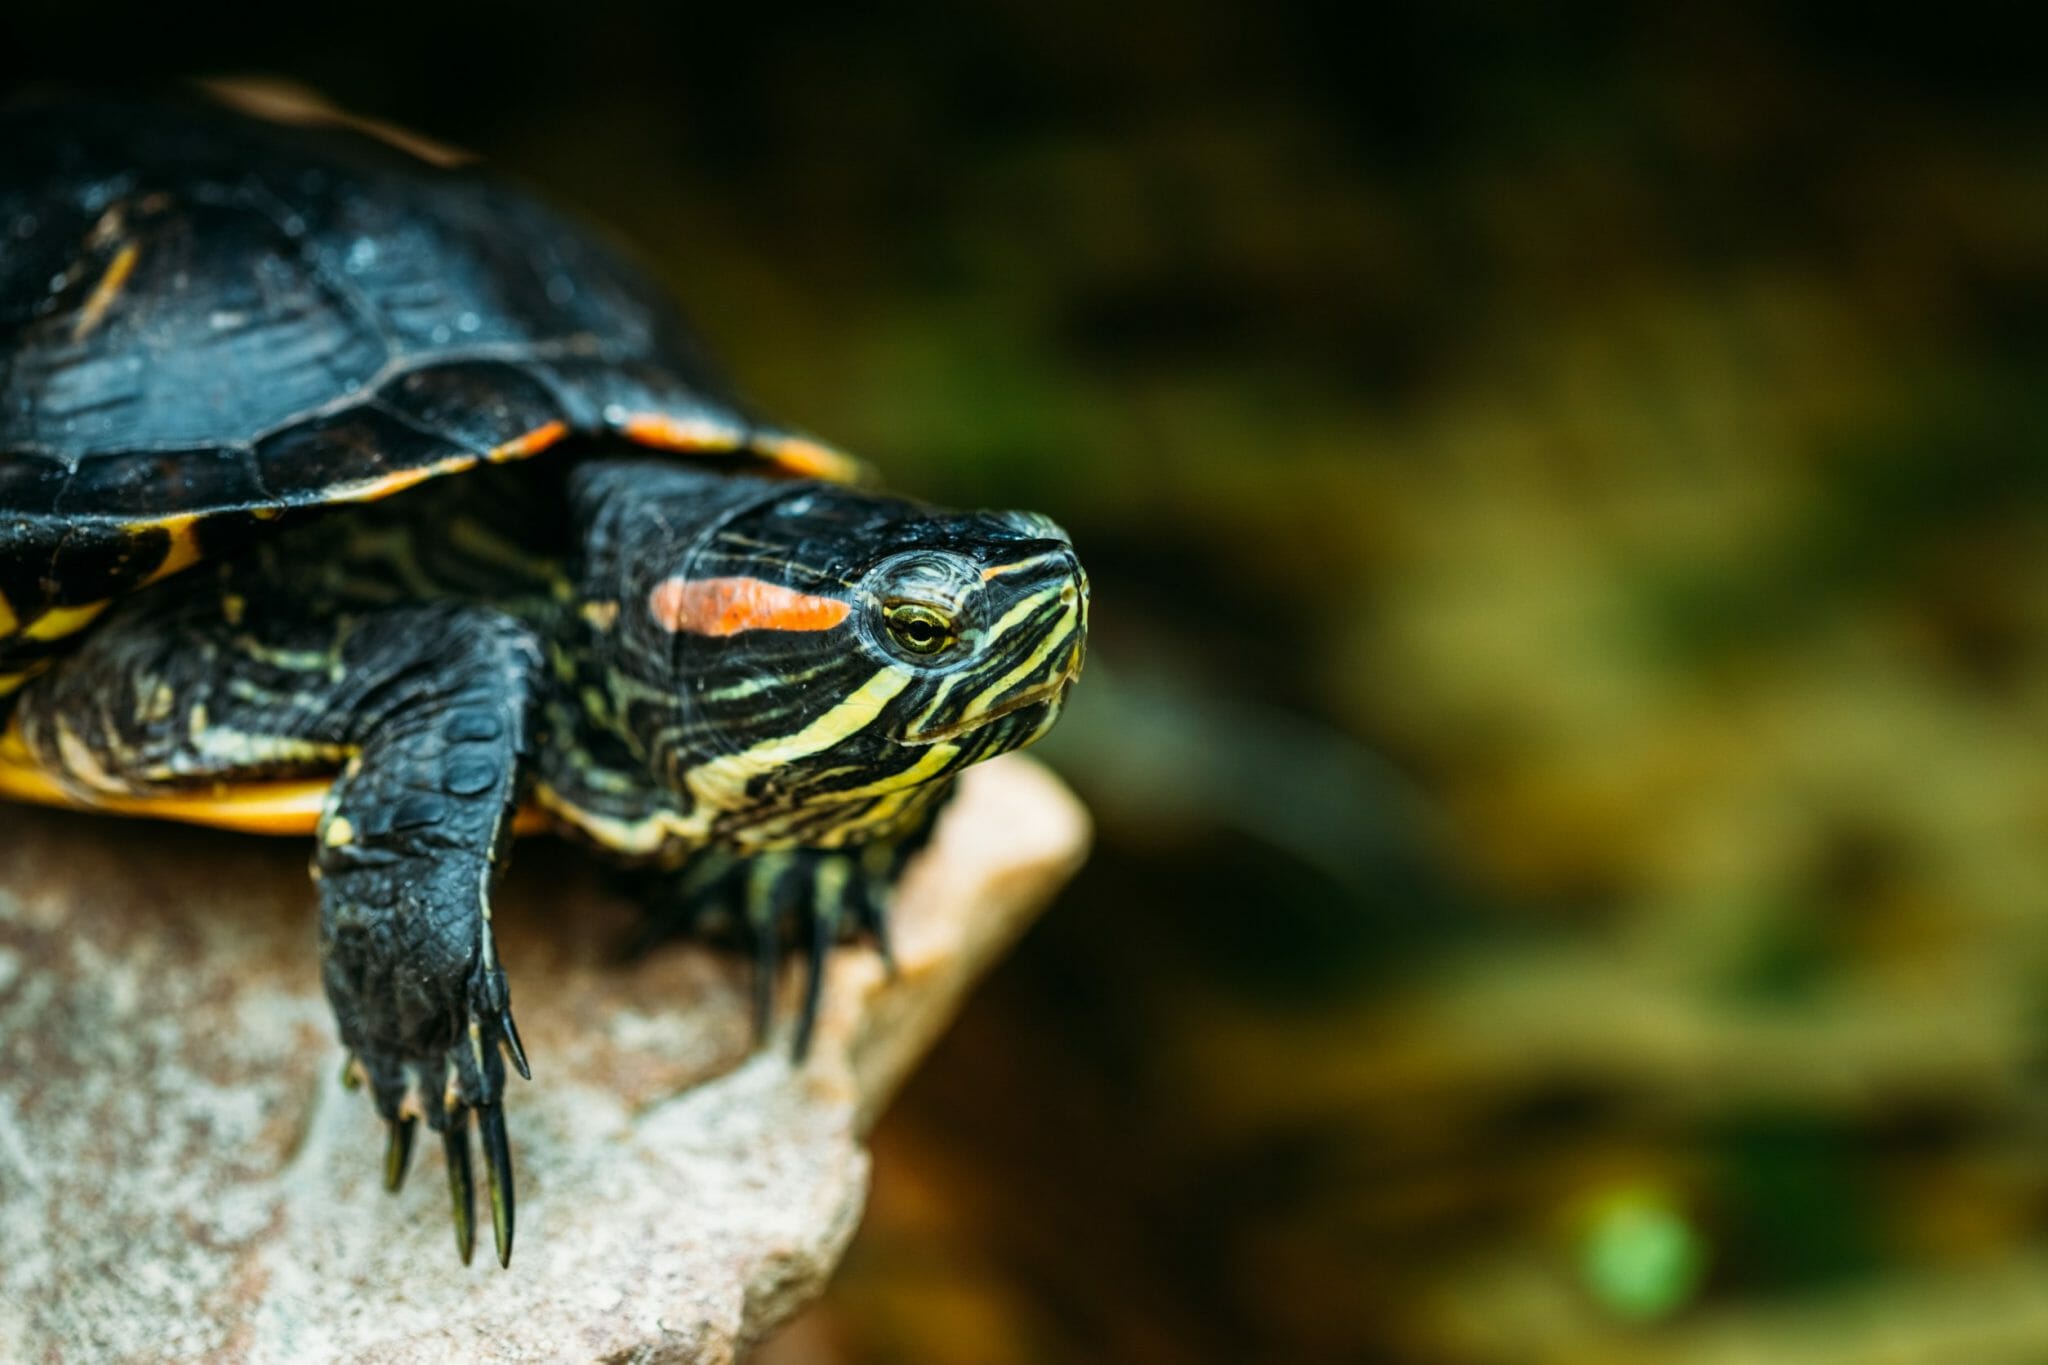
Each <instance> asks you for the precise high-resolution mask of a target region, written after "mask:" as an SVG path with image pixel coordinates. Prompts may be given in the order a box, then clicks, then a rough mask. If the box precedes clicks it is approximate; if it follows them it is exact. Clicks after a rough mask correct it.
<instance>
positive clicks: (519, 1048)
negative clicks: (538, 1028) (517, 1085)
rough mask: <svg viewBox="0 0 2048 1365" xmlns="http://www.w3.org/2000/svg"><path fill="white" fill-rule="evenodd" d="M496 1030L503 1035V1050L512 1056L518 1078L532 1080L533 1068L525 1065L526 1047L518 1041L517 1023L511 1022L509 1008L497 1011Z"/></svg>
mask: <svg viewBox="0 0 2048 1365" xmlns="http://www.w3.org/2000/svg"><path fill="white" fill-rule="evenodd" d="M498 1031H499V1032H500V1033H502V1034H504V1035H505V1050H506V1051H507V1052H508V1053H510V1054H511V1056H512V1069H513V1070H514V1071H517V1072H518V1073H519V1079H520V1080H522V1081H530V1080H532V1079H533V1070H532V1068H530V1067H528V1066H527V1065H526V1047H525V1045H524V1044H522V1043H521V1042H520V1041H519V1025H517V1024H515V1023H513V1022H512V1011H511V1010H510V1009H506V1010H503V1011H501V1012H500V1013H499V1015H498Z"/></svg>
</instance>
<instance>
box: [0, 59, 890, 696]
mask: <svg viewBox="0 0 2048 1365" xmlns="http://www.w3.org/2000/svg"><path fill="white" fill-rule="evenodd" d="M603 433H611V434H614V435H616V436H618V437H620V438H623V439H625V440H628V441H632V442H637V443H640V444H643V445H646V446H649V447H654V448H661V449H667V450H674V451H682V452H687V453H690V454H693V455H708V454H717V453H724V452H730V453H734V454H739V455H748V456H752V457H754V458H755V459H757V460H760V461H765V462H768V463H770V464H772V465H776V466H780V467H781V468H783V469H786V470H788V471H790V472H793V473H800V474H806V475H812V476H820V477H831V478H848V477H852V476H853V474H854V473H855V471H856V470H857V468H858V466H857V465H855V464H854V462H852V461H851V460H849V459H847V458H846V457H844V456H841V455H838V454H837V453H836V452H833V451H830V450H828V449H826V448H824V447H822V446H819V445H817V444H816V443H814V442H811V441H808V440H805V439H802V438H800V437H797V436H795V435H793V434H791V433H789V432H786V431H782V430H779V429H776V428H773V427H770V426H766V425H763V424H761V423H759V422H758V421H756V420H755V419H753V418H752V417H751V416H749V415H748V414H747V413H746V411H745V410H744V409H743V408H742V407H741V406H740V405H739V404H738V403H737V402H736V401H735V400H734V399H733V397H732V396H731V394H730V392H729V391H728V390H727V388H726V387H725V386H724V384H723V383H722V382H720V381H719V379H718V378H717V377H716V375H715V374H714V372H713V371H712V368H711V366H710V364H709V363H708V361H707V360H706V358H705V355H704V352H703V349H702V347H701V346H700V345H699V343H698V342H697V340H696V338H695V337H694V336H693V334H692V333H691V332H690V330H689V328H688V327H687V326H686V325H685V323H684V322H683V320H682V318H681V317H680V315H679V314H678V313H677V312H676V311H675V310H674V309H673V308H672V307H671V306H670V305H669V304H668V302H667V300H666V296H665V294H664V291H663V290H662V289H661V288H660V287H659V286H658V285H656V284H654V283H653V282H652V281H651V280H649V279H648V278H647V277H646V276H645V275H644V274H642V273H641V272H639V271H638V270H636V269H634V268H633V267H632V266H630V265H629V264H627V263H626V262H624V261H623V260H621V259H620V258H619V257H618V256H617V255H615V254H614V253H613V252H612V251H610V250H609V249H607V248H606V247H605V246H604V245H602V244H600V243H599V242H597V241H595V240H593V239H592V237H591V236H590V235H589V234H588V233H587V232H586V231H584V230H582V229H580V228H578V227H576V226H574V225H572V224H570V223H569V222H567V221H566V220H564V219H563V218H561V217H559V216H557V215H556V214H555V213H553V212H552V211H550V210H549V209H547V208H546V207H544V206H543V205H541V204H539V203H537V202H535V201H534V200H533V199H532V198H530V197H528V196H527V195H525V194H523V193H521V192H519V191H518V190H516V189H514V188H512V187H510V186H508V185H506V184H505V183H504V182H502V181H499V180H496V179H494V178H492V177H491V176H489V175H487V174H485V173H483V172H481V171H479V170H477V169H474V168H472V167H465V166H450V165H443V164H436V163H435V162H434V161H431V160H429V159H427V158H425V157H423V156H421V155H417V154H415V153H413V152H411V151H408V150H405V149H403V148H401V147H399V146H397V145H394V144H393V143H391V142H389V141H386V140H384V139H381V138H379V137H376V136H372V135H370V134H369V133H367V132H364V131H362V130H360V129H359V128H357V127H351V126H343V125H342V124H340V123H328V124H303V123H300V124H287V123H282V122H275V121H271V120H268V119H264V118H258V117H254V116H252V115H249V114H246V113H241V112H237V111H235V110H231V109H229V108H226V107H223V106H220V105H216V104H212V103H209V102H207V101H203V100H200V99H198V98H196V97H195V98H192V99H189V100H184V101H178V102H166V101H157V100H143V99H112V98H101V97H83V96H65V97H55V98H44V99H41V100H36V101H33V102H27V103H21V104H17V105H14V106H12V107H10V108H8V109H7V110H5V111H4V112H0V696H4V695H5V694H6V693H8V692H10V691H12V690H14V689H15V688H18V687H19V686H20V685H21V683H22V682H23V681H25V680H26V678H27V677H28V676H31V675H32V674H33V672H34V671H36V670H37V669H38V668H39V667H40V666H41V665H42V664H43V663H45V662H47V660H48V659H49V657H51V656H52V655H54V654H55V653H56V652H57V651H58V649H59V648H60V647H61V641H63V640H64V638H65V637H67V636H69V635H71V634H73V633H75V632H76V631H78V630H79V629H82V628H83V627H84V626H85V625H86V624H87V623H89V622H90V621H91V619H92V618H93V617H94V616H95V615H97V614H98V612H99V611H101V610H103V609H104V607H105V606H106V605H107V603H108V602H110V601H111V600H112V599H113V598H115V597H117V596H119V595H121V594H122V593H125V592H128V591H131V590H133V589H135V588H137V587H140V586H143V585H145V584H148V583H152V582H155V581H157V580H159V579H162V578H165V577H168V576H169V575H170V574H173V573H176V572H177V571H179V570H180V569H183V568H185V567H187V566H189V565H191V564H193V563H196V562H198V561H199V560H201V559H204V558H207V557H209V556H211V555H215V554H218V553H221V552H224V551H225V550H227V549H228V548H230V547H233V546H238V545H240V544H243V543H246V541H247V540H248V539H249V538H250V537H251V536H252V535H254V534H257V533H259V532H260V531H261V530H262V528H263V527H265V526H266V525H268V524H272V523H275V522H277V521H278V520H280V519H281V518H282V517H283V515H284V514H285V513H287V512H291V511H294V510H297V509H310V508H318V507H322V506H328V505H335V504H342V503H349V502H359V501H367V500H370V499H374V498H378V497H382V496H385V495H387V494H390V493H393V492H396V491H398V490H400V489H403V488H406V487H410V486H411V485H413V484H416V483H418V482H420V481H422V480H424V479H428V478H432V477H435V476H438V475H442V474H448V473H454V472H457V471H460V470H463V469H467V468H471V467H473V466H475V465H477V464H479V463H481V462H485V461H502V460H510V459H517V458H521V457H525V456H530V455H534V454H538V453H539V452H541V451H542V450H545V449H547V448H548V447H550V446H553V445H555V444H557V443H558V442H560V441H561V440H562V439H563V438H565V437H568V436H571V435H579V434H581V435H595V434H603Z"/></svg>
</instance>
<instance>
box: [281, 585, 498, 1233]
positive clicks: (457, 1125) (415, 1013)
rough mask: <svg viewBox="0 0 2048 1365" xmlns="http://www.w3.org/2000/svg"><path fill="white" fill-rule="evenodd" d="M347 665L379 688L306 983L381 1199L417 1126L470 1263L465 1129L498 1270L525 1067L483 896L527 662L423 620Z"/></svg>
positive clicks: (325, 823) (364, 725)
mask: <svg viewBox="0 0 2048 1365" xmlns="http://www.w3.org/2000/svg"><path fill="white" fill-rule="evenodd" d="M425 617H432V618H434V619H432V620H423V619H421V618H425ZM348 655H349V657H348V658H347V660H346V664H347V667H348V670H349V672H350V673H351V674H353V675H358V676H360V674H361V673H368V674H370V675H372V676H375V677H377V678H379V679H381V680H382V685H381V686H378V687H374V688H371V689H369V690H367V691H366V692H365V693H364V694H363V696H364V705H363V709H362V710H361V711H360V712H359V713H358V714H357V715H355V716H352V717H351V718H350V729H351V732H352V738H353V739H354V741H355V743H354V748H355V757H354V758H353V759H352V760H351V761H350V762H349V765H348V767H347V768H346V769H345V770H344V771H343V773H342V775H341V776H340V777H339V778H338V779H337V780H336V782H335V784H334V787H333V790H332V792H331V793H330V794H329V797H328V801H327V809H326V813H325V815H324V816H323V818H322V820H321V823H320V829H319V834H318V839H319V843H318V851H317V852H316V854H315V857H314V873H315V876H316V877H317V878H318V880H319V883H320V956H321V976H322V979H323V980H324V982H325V983H326V987H327V998H328V1000H329V1001H330V1002H331V1003H332V1005H333V1006H334V1016H335V1021H336V1023H337V1024H338V1025H339V1027H340V1030H341V1038H342V1042H343V1043H344V1044H346V1045H347V1047H348V1049H349V1051H350V1052H351V1054H353V1057H354V1063H353V1066H354V1067H355V1068H360V1072H361V1074H362V1077H363V1078H364V1079H366V1080H367V1081H368V1082H369V1085H370V1090H371V1093H372V1095H373V1096H374V1097H375V1099H376V1103H377V1109H378V1112H379V1113H381V1114H382V1115H383V1116H384V1119H385V1121H386V1122H387V1123H388V1124H389V1125H390V1128H391V1136H390V1144H389V1148H388V1151H387V1156H386V1165H385V1179H386V1183H387V1184H388V1185H389V1186H391V1187H392V1188H396V1187H397V1185H398V1183H399V1182H400V1181H401V1180H402V1179H403V1178H404V1175H405V1166H406V1162H407V1159H408V1157H409V1156H410V1153H411V1146H412V1136H413V1131H414V1126H415V1124H416V1122H417V1120H418V1119H420V1118H425V1119H426V1121H427V1126H428V1127H429V1128H432V1129H434V1130H435V1131H436V1132H439V1133H440V1134H441V1137H442V1140H443V1143H444V1144H445V1146H446V1150H447V1157H448V1180H449V1189H450V1191H451V1195H452V1199H453V1204H454V1216H455V1234H456V1244H457V1246H458V1247H459V1248H460V1250H461V1252H462V1258H463V1260H464V1261H465V1262H466V1261H468V1260H469V1257H470V1251H471V1248H472V1247H473V1245H474V1240H475V1231H474V1228H475V1224H474V1214H473V1207H474V1195H473V1190H472V1185H471V1177H470V1160H469V1125H470V1118H471V1115H474V1116H475V1119H476V1126H477V1130H478V1135H479V1136H480V1138H481V1139H482V1142H483V1148H484V1162H485V1172H486V1175H487V1177H488V1181H489V1188H490V1200H491V1221H492V1226H493V1228H494V1230H495V1232H496V1241H497V1251H498V1260H499V1262H500V1263H501V1264H505V1263H508V1262H509V1261H510V1258H511V1254H512V1225H513V1192H512V1169H511V1158H510V1153H509V1149H508V1145H507V1142H506V1137H505V1117H504V1109H503V1096H504V1083H505V1060H506V1058H507V1057H508V1056H509V1058H510V1059H511V1062H512V1065H513V1066H514V1067H516V1068H517V1069H518V1070H519V1073H520V1074H521V1075H522V1076H523V1075H526V1074H527V1068H526V1058H525V1055H524V1053H523V1051H522V1050H521V1047H520V1043H519V1034H518V1031H517V1029H516V1028H515V1027H514V1026H513V1023H512V1010H511V1000H510V996H509V994H508V992H507V989H506V984H505V972H504V968H503V967H502V966H501V965H500V964H499V962H498V957H497V950H496V947H495V944H494V943H493V940H492V936H491V925H490V914H491V912H490V892H491V884H492V881H493V878H494V874H495V872H496V870H497V868H498V866H499V864H500V862H501V861H502V859H501V856H500V855H501V853H502V851H503V848H504V845H505V842H506V840H507V836H508V833H509V829H510V823H511V817H512V811H513V807H514V805H515V804H516V802H517V799H518V793H519V780H520V773H521V769H522V767H523V765H524V760H525V756H526V749H527V740H528V728H529V724H530V713H531V710H532V707H531V701H530V699H531V697H532V695H533V691H534V686H535V684H534V677H535V675H536V670H537V669H538V667H539V654H538V651H537V650H536V649H535V647H534V644H533V641H532V639H531V637H530V636H529V635H528V634H527V632H526V631H525V629H524V628H523V627H521V626H520V625H518V624H517V623H515V622H513V621H511V620H510V619H509V618H506V617H503V616H500V615H498V614H496V613H492V612H485V611H475V610H465V609H430V608H423V609H416V610H407V611H398V612H394V613H391V614H390V615H389V616H384V617H378V618H373V619H371V620H368V621H366V622H365V623H364V624H363V625H362V626H361V627H360V628H359V629H358V630H357V631H356V632H355V633H354V635H353V636H352V638H351V640H350V642H349V650H348Z"/></svg>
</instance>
